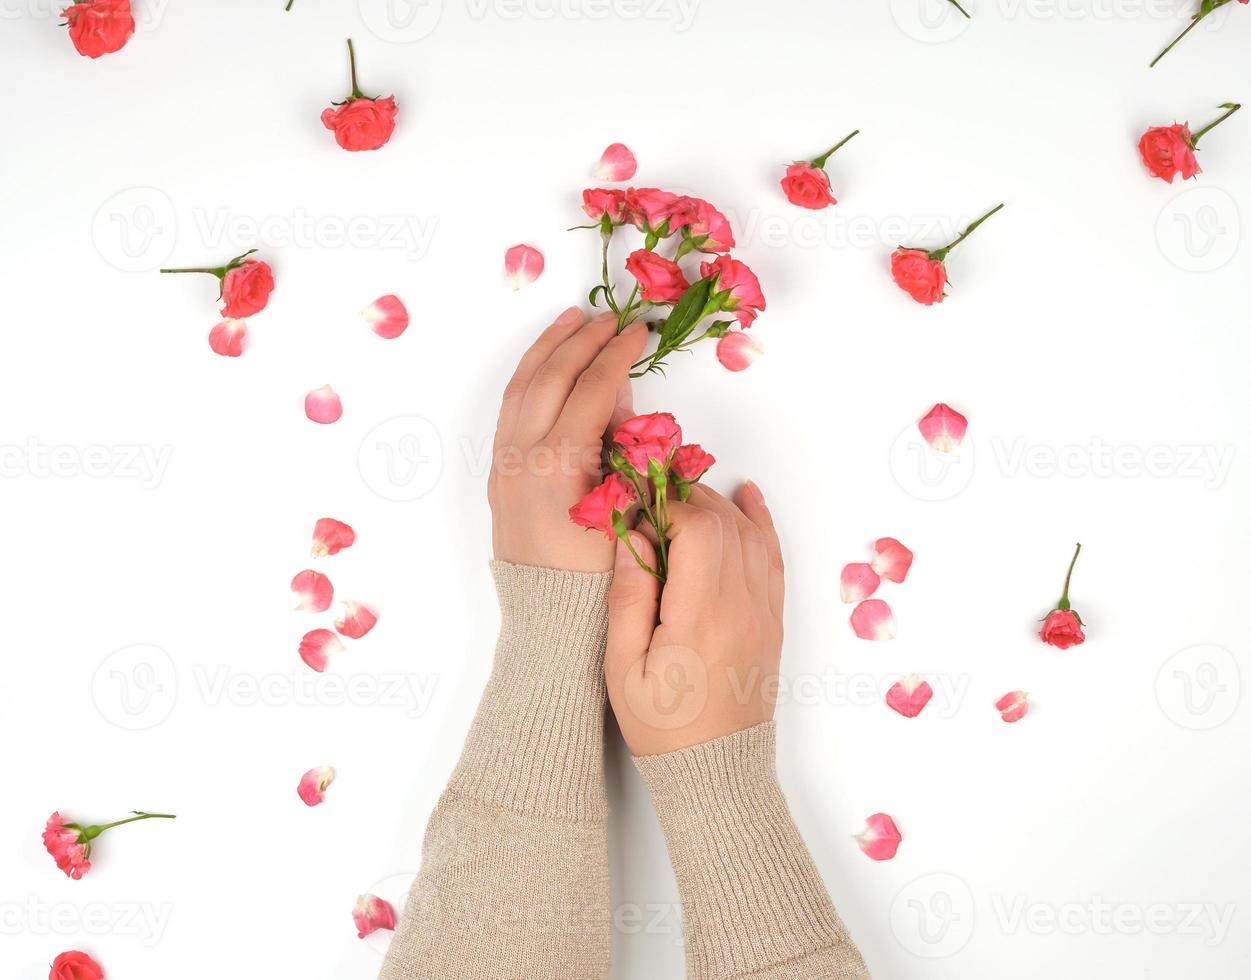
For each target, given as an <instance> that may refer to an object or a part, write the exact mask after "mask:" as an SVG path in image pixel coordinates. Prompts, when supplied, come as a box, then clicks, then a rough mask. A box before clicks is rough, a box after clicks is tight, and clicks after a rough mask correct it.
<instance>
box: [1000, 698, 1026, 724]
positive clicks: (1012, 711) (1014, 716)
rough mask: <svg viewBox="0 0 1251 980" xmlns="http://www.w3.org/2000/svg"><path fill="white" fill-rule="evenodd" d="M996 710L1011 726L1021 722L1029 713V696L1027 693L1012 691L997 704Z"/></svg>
mask: <svg viewBox="0 0 1251 980" xmlns="http://www.w3.org/2000/svg"><path fill="white" fill-rule="evenodd" d="M995 710H996V711H998V712H999V714H1000V715H1001V716H1002V717H1003V720H1004V721H1006V722H1008V723H1009V724H1011V723H1012V722H1014V721H1020V720H1021V719H1022V718H1024V717H1025V716H1026V714H1028V713H1029V694H1028V693H1026V692H1025V691H1011V692H1009V693H1008V694H1005V695H1004V696H1003V697H1001V698H1000V699H999V700H998V701H996V702H995Z"/></svg>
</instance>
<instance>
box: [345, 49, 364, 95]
mask: <svg viewBox="0 0 1251 980" xmlns="http://www.w3.org/2000/svg"><path fill="white" fill-rule="evenodd" d="M347 42H348V62H349V63H350V64H351V66H352V94H351V95H350V96H348V101H349V102H350V101H352V99H363V98H364V97H365V93H364V92H362V91H361V88H360V86H359V85H357V84H356V49H355V48H354V47H352V39H351V38H348V39H347Z"/></svg>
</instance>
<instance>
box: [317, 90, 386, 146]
mask: <svg viewBox="0 0 1251 980" xmlns="http://www.w3.org/2000/svg"><path fill="white" fill-rule="evenodd" d="M399 111H400V110H399V107H398V106H397V105H396V104H395V97H394V96H390V95H388V96H387V97H386V98H385V99H348V101H346V102H344V103H343V104H342V105H338V106H330V107H328V108H326V109H323V110H322V114H321V123H322V125H323V126H325V127H326V128H327V129H330V130H333V131H334V139H335V142H336V143H338V144H339V145H340V146H341V147H343V149H345V150H351V151H353V152H359V151H361V150H377V149H381V148H382V147H383V146H385V145H386V144H387V141H388V140H390V139H391V135H392V134H393V133H394V132H395V117H396V116H397V115H398V114H399Z"/></svg>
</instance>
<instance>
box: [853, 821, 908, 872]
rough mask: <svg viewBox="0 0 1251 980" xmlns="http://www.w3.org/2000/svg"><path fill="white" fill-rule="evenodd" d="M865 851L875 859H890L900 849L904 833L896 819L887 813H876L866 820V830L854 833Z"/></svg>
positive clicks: (861, 848)
mask: <svg viewBox="0 0 1251 980" xmlns="http://www.w3.org/2000/svg"><path fill="white" fill-rule="evenodd" d="M853 836H854V837H855V838H856V840H857V841H858V842H859V844H860V850H862V851H864V853H865V854H867V855H868V856H869V857H870V858H872V859H873V860H874V861H889V860H890V859H891V858H893V857H894V856H895V852H896V851H898V850H899V843H900V841H902V840H903V835H902V834H900V833H899V828H898V827H896V826H895V821H894V820H892V819H891V818H890V817H888V816H887V815H886V814H885V813H875V814H873V816H871V817H869V819H868V820H866V821H865V822H864V830H862V831H861V832H860V833H858V834H854V835H853Z"/></svg>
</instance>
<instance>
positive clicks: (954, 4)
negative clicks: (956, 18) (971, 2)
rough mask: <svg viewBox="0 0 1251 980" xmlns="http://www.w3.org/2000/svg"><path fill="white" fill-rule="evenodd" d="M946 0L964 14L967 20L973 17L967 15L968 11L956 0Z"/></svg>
mask: <svg viewBox="0 0 1251 980" xmlns="http://www.w3.org/2000/svg"><path fill="white" fill-rule="evenodd" d="M947 2H948V3H950V4H951V5H952V6H953V7H955V8H956V9H957V10H958V11H960V13H962V14H964V16H965V18H966V19H967V20H972V19H973V18H972V17H970V16H969V12H968V11H967V10H965V9H964V8H963V7H961V6H960V4H959V2H958V0H947Z"/></svg>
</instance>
